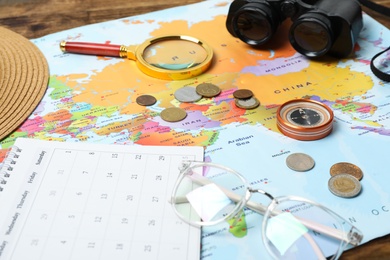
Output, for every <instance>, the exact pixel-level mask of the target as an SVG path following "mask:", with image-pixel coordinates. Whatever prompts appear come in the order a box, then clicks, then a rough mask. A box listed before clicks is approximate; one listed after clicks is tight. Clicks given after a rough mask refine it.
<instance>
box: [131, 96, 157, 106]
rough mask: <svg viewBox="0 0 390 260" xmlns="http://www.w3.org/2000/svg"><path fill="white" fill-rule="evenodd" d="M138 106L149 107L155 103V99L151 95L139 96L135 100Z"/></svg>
mask: <svg viewBox="0 0 390 260" xmlns="http://www.w3.org/2000/svg"><path fill="white" fill-rule="evenodd" d="M135 102H137V104H138V105H140V106H151V105H154V104H155V103H156V102H157V99H156V98H155V97H153V96H151V95H141V96H139V97H137V99H136V100H135Z"/></svg>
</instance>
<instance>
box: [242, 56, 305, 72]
mask: <svg viewBox="0 0 390 260" xmlns="http://www.w3.org/2000/svg"><path fill="white" fill-rule="evenodd" d="M308 66H309V61H308V60H307V58H306V57H304V56H302V55H301V54H295V55H294V56H292V57H289V58H277V59H274V60H267V61H264V62H263V61H261V60H260V61H258V65H256V66H248V67H245V68H244V69H243V70H242V71H241V73H252V74H254V75H256V76H261V75H266V74H273V75H276V76H278V75H283V74H287V73H292V72H299V71H301V70H303V69H305V68H307V67H308Z"/></svg>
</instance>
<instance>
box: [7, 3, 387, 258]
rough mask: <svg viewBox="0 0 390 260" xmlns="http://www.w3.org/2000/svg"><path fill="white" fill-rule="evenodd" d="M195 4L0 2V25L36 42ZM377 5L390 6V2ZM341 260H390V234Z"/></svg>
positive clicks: (384, 19) (383, 18)
mask: <svg viewBox="0 0 390 260" xmlns="http://www.w3.org/2000/svg"><path fill="white" fill-rule="evenodd" d="M221 1H223V0H221ZM340 1H343V0H340ZM196 2H199V0H169V1H167V0H137V1H135V0H108V1H107V0H65V1H64V0H0V26H3V27H6V28H9V29H11V30H13V31H15V32H17V33H20V34H22V35H23V36H25V37H27V38H29V39H33V38H38V37H41V36H44V35H46V34H50V33H53V32H57V31H62V30H65V29H70V28H74V27H78V26H82V25H85V24H91V23H97V22H103V21H108V20H113V19H118V18H123V17H127V16H133V15H138V14H143V13H148V12H151V11H156V10H161V9H165V8H169V7H174V6H179V5H186V4H191V3H196ZM374 2H376V3H378V4H382V5H385V6H387V7H390V0H374ZM363 10H364V11H365V12H366V13H368V14H369V15H371V16H372V17H374V18H375V19H376V20H378V21H379V22H380V23H382V24H384V25H385V26H386V27H387V28H390V18H389V17H386V16H384V15H381V14H378V13H376V12H374V11H371V10H368V9H367V8H365V7H363ZM0 37H1V35H0ZM367 203H369V202H367ZM372 225H375V223H372ZM389 225H390V219H389ZM341 259H390V235H387V236H385V237H382V238H377V239H375V240H373V241H371V242H369V243H366V244H364V245H361V246H359V247H357V248H354V249H352V250H349V251H347V252H345V253H344V254H343V256H342V258H341Z"/></svg>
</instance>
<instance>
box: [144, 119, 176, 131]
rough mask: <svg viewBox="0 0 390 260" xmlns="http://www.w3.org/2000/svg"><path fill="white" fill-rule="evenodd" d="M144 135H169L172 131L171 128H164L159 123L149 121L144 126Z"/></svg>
mask: <svg viewBox="0 0 390 260" xmlns="http://www.w3.org/2000/svg"><path fill="white" fill-rule="evenodd" d="M143 126H144V127H143V129H142V131H141V132H142V133H167V132H169V131H171V128H170V127H167V126H162V125H160V124H159V123H158V122H154V121H149V122H147V123H145V124H144V125H143Z"/></svg>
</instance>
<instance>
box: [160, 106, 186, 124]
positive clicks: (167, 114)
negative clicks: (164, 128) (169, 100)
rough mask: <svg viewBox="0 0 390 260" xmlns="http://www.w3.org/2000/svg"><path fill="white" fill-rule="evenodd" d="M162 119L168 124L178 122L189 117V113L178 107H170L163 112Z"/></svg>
mask: <svg viewBox="0 0 390 260" xmlns="http://www.w3.org/2000/svg"><path fill="white" fill-rule="evenodd" d="M160 116H161V118H162V119H163V120H164V121H167V122H178V121H181V120H183V119H184V118H186V117H187V112H186V111H185V110H184V109H181V108H178V107H169V108H166V109H164V110H163V111H161V114H160Z"/></svg>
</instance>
